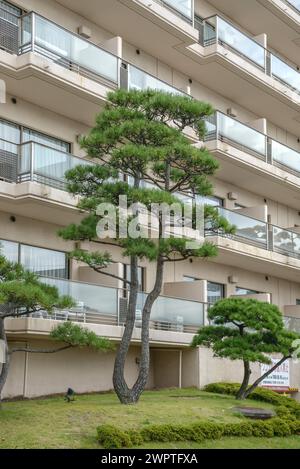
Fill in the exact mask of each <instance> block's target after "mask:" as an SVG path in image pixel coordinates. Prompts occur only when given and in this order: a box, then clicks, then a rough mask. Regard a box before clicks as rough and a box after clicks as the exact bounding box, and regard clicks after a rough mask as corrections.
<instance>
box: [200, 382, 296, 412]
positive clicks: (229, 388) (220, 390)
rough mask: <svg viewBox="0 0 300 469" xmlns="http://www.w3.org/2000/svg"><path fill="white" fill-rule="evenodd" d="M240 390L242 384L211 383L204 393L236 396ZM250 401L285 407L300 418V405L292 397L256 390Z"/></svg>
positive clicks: (262, 389)
mask: <svg viewBox="0 0 300 469" xmlns="http://www.w3.org/2000/svg"><path fill="white" fill-rule="evenodd" d="M239 388H240V384H237V383H211V384H208V385H207V386H205V388H204V391H207V392H213V393H216V394H227V395H230V396H235V395H236V394H237V391H238V390H239ZM249 399H253V400H255V401H261V402H268V403H269V404H273V405H274V406H284V407H286V408H287V409H289V410H290V411H291V412H292V413H293V414H294V415H295V416H296V417H297V418H300V403H299V402H297V401H295V400H294V399H291V398H290V397H286V396H282V395H281V394H278V393H277V392H275V391H271V389H265V388H256V389H255V390H254V391H253V392H252V393H251V394H250V396H249Z"/></svg>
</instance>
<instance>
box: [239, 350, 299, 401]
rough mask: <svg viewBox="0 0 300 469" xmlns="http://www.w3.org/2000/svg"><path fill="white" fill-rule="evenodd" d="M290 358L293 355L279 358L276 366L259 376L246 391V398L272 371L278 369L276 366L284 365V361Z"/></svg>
mask: <svg viewBox="0 0 300 469" xmlns="http://www.w3.org/2000/svg"><path fill="white" fill-rule="evenodd" d="M289 358H291V356H290V355H289V356H286V357H282V359H281V360H279V362H278V363H276V364H275V365H274V366H272V368H270V369H269V370H268V371H266V373H264V374H263V375H262V376H260V378H258V379H257V380H256V381H254V383H253V384H252V385H251V386H250V387H249V388H248V389H247V390H246V392H245V399H246V398H247V397H248V396H249V394H251V393H252V392H253V391H254V389H256V388H257V386H258V385H259V384H260V383H261V382H262V381H263V380H264V379H265V378H267V376H269V375H270V374H271V373H273V371H275V370H276V368H278V367H279V366H280V365H282V363H284V362H285V361H286V360H288V359H289Z"/></svg>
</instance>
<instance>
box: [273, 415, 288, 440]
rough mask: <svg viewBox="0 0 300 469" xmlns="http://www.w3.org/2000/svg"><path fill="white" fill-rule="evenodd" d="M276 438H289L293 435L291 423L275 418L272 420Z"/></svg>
mask: <svg viewBox="0 0 300 469" xmlns="http://www.w3.org/2000/svg"><path fill="white" fill-rule="evenodd" d="M270 423H271V425H272V427H273V430H274V435H275V436H289V435H291V434H292V431H291V428H290V425H289V422H287V421H286V420H282V419H280V418H278V417H275V418H273V419H271V420H270Z"/></svg>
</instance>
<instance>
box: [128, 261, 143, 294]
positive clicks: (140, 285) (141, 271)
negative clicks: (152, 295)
mask: <svg viewBox="0 0 300 469" xmlns="http://www.w3.org/2000/svg"><path fill="white" fill-rule="evenodd" d="M123 269H124V270H123V277H124V279H125V280H127V281H130V266H129V265H127V264H123ZM138 281H139V291H145V268H144V267H138ZM124 289H125V290H126V289H128V284H127V283H125V282H124Z"/></svg>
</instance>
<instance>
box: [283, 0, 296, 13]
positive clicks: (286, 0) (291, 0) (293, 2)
mask: <svg viewBox="0 0 300 469" xmlns="http://www.w3.org/2000/svg"><path fill="white" fill-rule="evenodd" d="M283 1H284V3H286V4H287V5H289V6H290V7H292V8H293V9H294V10H296V12H297V13H299V12H300V0H283Z"/></svg>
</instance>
